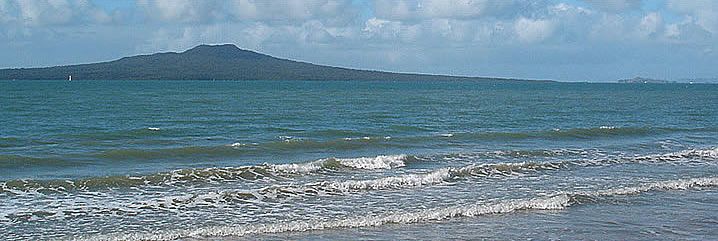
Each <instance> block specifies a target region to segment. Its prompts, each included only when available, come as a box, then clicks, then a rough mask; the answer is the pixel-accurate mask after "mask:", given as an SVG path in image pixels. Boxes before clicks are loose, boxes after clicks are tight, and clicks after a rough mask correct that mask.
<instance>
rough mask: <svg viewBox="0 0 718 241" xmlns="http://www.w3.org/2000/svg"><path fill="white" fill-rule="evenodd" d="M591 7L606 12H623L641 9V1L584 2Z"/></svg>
mask: <svg viewBox="0 0 718 241" xmlns="http://www.w3.org/2000/svg"><path fill="white" fill-rule="evenodd" d="M584 1H585V2H587V3H589V4H591V5H592V6H593V7H595V8H598V9H600V10H603V11H606V12H614V13H618V12H624V11H629V10H634V9H638V8H640V7H641V0H584Z"/></svg>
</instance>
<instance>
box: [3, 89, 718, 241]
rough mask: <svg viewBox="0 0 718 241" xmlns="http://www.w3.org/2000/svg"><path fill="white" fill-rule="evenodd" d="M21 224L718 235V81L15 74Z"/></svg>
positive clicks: (139, 233)
mask: <svg viewBox="0 0 718 241" xmlns="http://www.w3.org/2000/svg"><path fill="white" fill-rule="evenodd" d="M0 113H1V114H0V127H2V128H0V203H2V205H0V233H3V234H4V236H3V238H4V239H8V240H28V239H42V240H45V239H60V240H67V239H71V240H72V239H77V240H112V239H115V240H176V239H182V240H217V239H227V240H258V239H259V240H262V239H266V240H275V239H292V240H294V239H300V240H317V239H319V240H355V239H371V240H396V239H491V240H496V239H508V240H515V239H531V238H534V239H595V238H597V237H602V238H605V239H638V240H655V239H682V240H705V239H714V238H716V237H718V233H716V232H715V231H714V229H715V228H714V227H715V226H716V225H717V224H718V206H716V203H718V202H716V201H718V200H716V192H718V165H717V164H718V137H717V136H718V85H704V84H588V83H523V82H521V83H518V82H517V83H511V82H474V81H463V82H461V81H459V82H362V81H340V82H320V81H73V82H66V81H0Z"/></svg>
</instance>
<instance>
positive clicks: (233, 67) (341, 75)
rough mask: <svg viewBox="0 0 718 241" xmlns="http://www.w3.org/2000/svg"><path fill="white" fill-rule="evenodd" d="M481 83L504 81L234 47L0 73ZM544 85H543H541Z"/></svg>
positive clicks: (6, 76) (12, 76)
mask: <svg viewBox="0 0 718 241" xmlns="http://www.w3.org/2000/svg"><path fill="white" fill-rule="evenodd" d="M69 76H72V79H73V80H389V81H391V80H420V81H421V80H482V81H526V80H520V79H508V78H487V77H463V76H448V75H428V74H407V73H392V72H384V71H371V70H356V69H348V68H340V67H331V66H322V65H316V64H311V63H306V62H299V61H292V60H287V59H280V58H275V57H272V56H269V55H265V54H260V53H257V52H253V51H248V50H242V49H240V48H238V47H236V46H234V45H231V44H226V45H200V46H197V47H194V48H192V49H190V50H187V51H185V52H182V53H175V52H169V53H157V54H151V55H139V56H133V57H125V58H121V59H118V60H114V61H109V62H101V63H92V64H79V65H68V66H56V67H44V68H16V69H0V79H3V80H67V79H68V77H69ZM543 81H545V80H543Z"/></svg>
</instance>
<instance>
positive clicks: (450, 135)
mask: <svg viewBox="0 0 718 241" xmlns="http://www.w3.org/2000/svg"><path fill="white" fill-rule="evenodd" d="M440 136H442V137H452V136H454V134H451V133H444V134H440Z"/></svg>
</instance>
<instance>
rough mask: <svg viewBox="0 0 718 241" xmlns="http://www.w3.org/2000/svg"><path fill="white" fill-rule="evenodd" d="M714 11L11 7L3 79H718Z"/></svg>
mask: <svg viewBox="0 0 718 241" xmlns="http://www.w3.org/2000/svg"><path fill="white" fill-rule="evenodd" d="M717 13H718V3H716V1H710V0H705V1H703V0H696V1H683V0H667V1H664V2H660V1H659V2H655V1H652V2H642V1H639V0H603V1H594V0H585V1H576V0H566V1H560V0H557V1H549V0H545V1H544V0H533V1H532V0H527V1H518V0H505V1H488V0H455V1H446V0H375V1H351V0H304V1H302V0H285V1H263V0H256V1H255V0H231V1H220V0H204V1H194V0H174V1H157V0H137V1H89V0H5V1H1V2H0V41H2V42H3V44H2V45H0V51H2V52H3V53H7V54H5V56H4V57H2V58H0V66H3V67H25V66H46V65H56V64H68V63H83V62H92V61H100V60H109V59H113V58H116V57H120V56H125V55H133V54H141V53H153V52H158V51H182V50H184V49H187V48H191V47H192V46H195V45H198V44H202V43H234V44H237V45H238V46H240V47H243V48H248V49H252V50H257V51H261V52H265V53H268V54H272V55H275V56H280V57H287V58H292V59H301V60H307V61H311V62H315V63H320V64H329V65H339V66H346V67H353V68H364V69H381V70H389V71H405V72H423V73H440V74H459V75H479V76H503V77H522V78H549V79H559V80H568V81H607V80H613V79H617V78H625V77H632V76H635V75H642V76H647V77H654V78H664V79H679V78H691V77H716V76H718V71H717V70H715V69H714V68H713V66H715V65H716V64H718V60H716V59H718V58H716V56H715V53H714V51H713V50H714V49H716V47H718V46H717V45H718V41H717V39H716V36H718V35H717V34H718V14H717Z"/></svg>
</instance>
